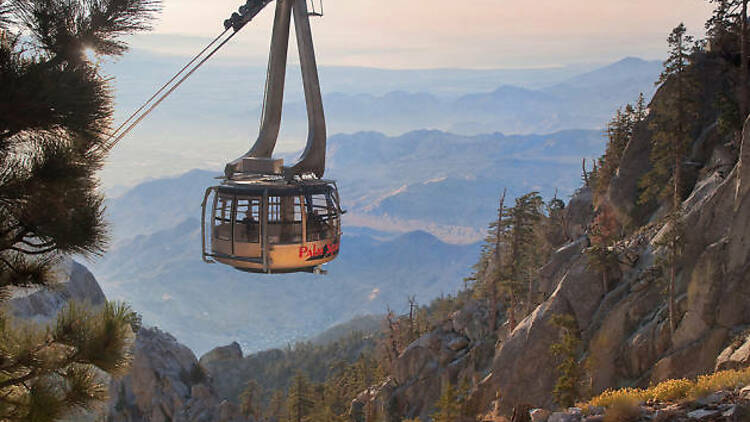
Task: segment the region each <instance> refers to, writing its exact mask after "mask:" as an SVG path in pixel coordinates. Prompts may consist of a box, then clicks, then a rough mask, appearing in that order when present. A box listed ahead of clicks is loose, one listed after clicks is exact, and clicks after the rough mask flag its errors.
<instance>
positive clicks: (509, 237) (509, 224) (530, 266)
mask: <svg viewBox="0 0 750 422" xmlns="http://www.w3.org/2000/svg"><path fill="white" fill-rule="evenodd" d="M543 205H544V201H543V200H542V197H541V196H540V195H539V193H538V192H531V193H527V194H526V195H523V196H521V197H519V198H516V203H515V206H513V207H511V208H508V209H506V210H505V214H504V216H503V219H502V221H501V225H500V228H499V229H500V230H501V231H503V232H504V233H505V236H506V242H507V249H508V252H507V253H508V255H507V259H505V260H504V261H503V263H502V268H503V270H502V272H501V274H502V278H501V281H500V285H501V286H502V288H503V290H504V291H505V293H506V295H507V298H508V302H509V303H508V321H509V322H510V329H511V330H513V329H514V328H515V326H516V322H517V321H516V311H517V310H518V308H519V306H520V305H522V301H523V300H524V296H527V295H528V293H529V292H530V291H531V286H532V283H533V282H534V280H535V275H536V270H537V269H538V267H539V266H540V264H541V262H542V258H541V256H542V252H543V251H541V250H540V249H541V248H540V235H539V232H538V227H539V226H538V224H539V222H540V221H541V220H542V218H544V214H543V211H542V207H543ZM527 305H531V304H528V303H527Z"/></svg>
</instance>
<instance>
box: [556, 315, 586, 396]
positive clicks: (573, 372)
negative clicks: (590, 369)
mask: <svg viewBox="0 0 750 422" xmlns="http://www.w3.org/2000/svg"><path fill="white" fill-rule="evenodd" d="M551 322H552V324H553V325H555V326H556V327H557V328H558V329H559V330H560V338H559V341H558V342H557V343H555V344H553V345H552V346H550V352H551V353H552V354H553V355H554V356H555V357H556V358H557V359H558V360H559V363H558V364H557V367H556V369H557V372H558V378H557V382H556V383H555V388H554V390H553V391H552V395H553V396H554V398H555V401H556V402H557V404H559V405H560V406H562V407H569V406H572V405H574V404H575V402H576V400H578V399H580V398H581V382H582V379H583V371H582V370H581V365H580V364H579V362H578V353H579V352H578V349H579V348H580V346H581V338H580V335H579V333H578V325H577V323H576V320H575V318H574V317H573V315H570V314H560V315H554V316H553V317H552V320H551Z"/></svg>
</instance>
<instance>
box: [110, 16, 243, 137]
mask: <svg viewBox="0 0 750 422" xmlns="http://www.w3.org/2000/svg"><path fill="white" fill-rule="evenodd" d="M228 31H229V29H226V30H224V32H223V33H222V34H221V35H219V37H217V38H216V39H215V40H214V41H212V42H211V44H209V46H208V47H206V48H205V49H204V50H203V51H202V52H201V53H200V54H199V55H197V56H196V57H195V58H193V60H191V63H193V62H195V60H197V59H198V57H200V55H201V54H203V53H204V52H205V51H206V50H208V49H209V48H210V46H211V45H213V44H214V43H215V42H216V41H218V40H219V39H220V38H221V37H222V36H224V34H226V33H227V32H228ZM235 35H237V31H235V32H232V34H231V35H230V36H228V37H227V38H226V39H225V40H224V41H222V42H221V44H219V45H218V46H217V47H216V48H214V49H213V50H212V51H211V52H210V53H209V54H208V55H207V56H206V57H204V58H203V59H202V60H201V61H200V62H199V63H198V64H197V65H195V66H194V67H193V68H192V69H190V71H189V72H188V73H187V74H185V76H183V77H182V78H180V80H179V81H177V83H176V84H174V85H173V86H172V87H171V88H170V89H169V90H168V91H167V92H165V93H164V94H162V96H161V97H159V99H158V100H157V101H156V102H155V103H154V104H153V105H151V107H149V108H148V109H147V110H146V111H145V112H143V114H141V115H140V116H138V118H137V119H136V120H135V121H134V122H132V123H131V124H130V125H129V126H128V127H127V128H126V129H124V130H121V131H120V132H119V133H117V131H115V133H114V134H112V136H110V139H112V138H114V140H112V141H110V142H109V143H108V144H107V145H106V146H105V148H106V149H107V150H108V151H109V150H111V149H112V148H114V146H115V145H117V143H118V142H120V140H121V139H122V138H124V137H125V135H127V134H128V133H129V132H130V131H131V130H133V129H134V128H135V127H136V126H137V125H138V124H139V123H140V122H141V121H142V120H143V119H145V118H146V116H148V115H149V114H150V113H151V112H152V111H154V109H155V108H156V107H158V106H159V104H161V103H162V101H164V100H165V99H167V97H169V96H170V95H171V94H172V93H173V92H174V91H175V90H176V89H177V88H178V87H179V86H180V85H182V83H183V82H185V81H186V80H187V79H188V78H189V77H190V76H192V75H193V73H195V72H196V71H197V70H198V69H200V67H201V66H203V65H204V64H205V63H206V62H207V61H208V60H209V59H210V58H211V57H213V55H214V54H216V52H218V51H219V50H220V49H221V48H222V47H224V45H225V44H226V43H228V42H229V40H231V39H232V38H233V37H234V36H235ZM191 63H188V65H186V66H185V67H184V68H183V70H181V71H180V72H178V73H177V74H176V75H175V76H174V77H173V78H172V79H171V80H170V81H169V82H167V83H166V84H165V85H164V86H163V87H162V88H161V89H160V90H159V91H157V92H156V93H155V94H154V95H153V96H152V98H151V100H149V101H147V102H146V103H144V105H143V106H141V108H140V109H138V111H136V112H135V113H133V114H132V115H131V116H130V118H128V120H127V121H126V122H125V123H123V124H122V125H121V126H125V124H127V122H128V121H130V120H132V119H133V118H134V117H135V116H136V115H137V114H138V113H139V112H140V111H141V110H143V108H145V107H146V105H148V104H149V103H150V102H151V101H152V100H153V98H156V96H157V95H159V93H160V92H161V91H163V90H164V89H165V88H166V87H167V86H169V84H170V83H171V82H173V81H174V80H175V79H176V78H177V77H178V76H179V75H180V74H182V72H184V71H185V70H186V69H187V68H188V67H189V66H190V64H191ZM118 130H119V128H118ZM115 136H116V137H115Z"/></svg>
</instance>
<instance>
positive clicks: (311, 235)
mask: <svg viewBox="0 0 750 422" xmlns="http://www.w3.org/2000/svg"><path fill="white" fill-rule="evenodd" d="M307 201H308V206H307V241H308V242H316V241H319V240H323V239H330V238H332V237H334V236H335V235H336V232H337V227H336V209H335V207H334V205H333V201H332V200H331V197H330V193H328V194H325V193H318V194H312V195H309V196H308V197H307Z"/></svg>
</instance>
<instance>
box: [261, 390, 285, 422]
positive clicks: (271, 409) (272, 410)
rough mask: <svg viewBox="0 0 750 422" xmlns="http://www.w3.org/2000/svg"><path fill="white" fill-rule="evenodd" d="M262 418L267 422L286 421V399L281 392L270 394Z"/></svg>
mask: <svg viewBox="0 0 750 422" xmlns="http://www.w3.org/2000/svg"><path fill="white" fill-rule="evenodd" d="M264 418H265V420H267V421H268V422H284V421H286V420H287V419H288V418H287V407H286V398H285V396H284V392H283V391H281V390H276V391H274V392H273V393H271V399H270V400H269V402H268V406H267V407H266V409H265V412H264Z"/></svg>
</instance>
